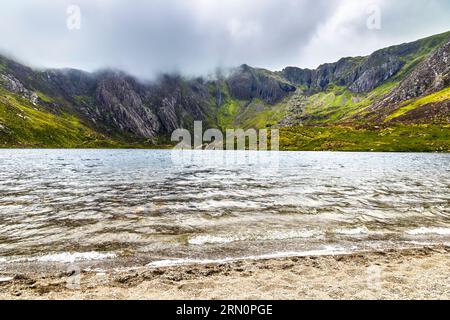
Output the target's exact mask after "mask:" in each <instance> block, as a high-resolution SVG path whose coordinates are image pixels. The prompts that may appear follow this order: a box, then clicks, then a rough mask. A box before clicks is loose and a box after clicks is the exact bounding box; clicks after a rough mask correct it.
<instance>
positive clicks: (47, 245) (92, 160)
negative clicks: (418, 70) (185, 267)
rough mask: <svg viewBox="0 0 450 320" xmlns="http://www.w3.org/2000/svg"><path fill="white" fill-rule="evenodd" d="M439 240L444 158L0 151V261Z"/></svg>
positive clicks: (444, 205)
mask: <svg viewBox="0 0 450 320" xmlns="http://www.w3.org/2000/svg"><path fill="white" fill-rule="evenodd" d="M449 242H450V155H449V154H390V153H380V154H378V153H319V152H317V153H316V152H280V153H262V152H261V153H252V152H250V153H248V152H221V151H204V152H202V151H193V152H190V153H188V152H185V153H184V154H183V155H180V154H176V155H174V153H173V152H172V151H169V150H0V262H8V261H18V260H19V261H20V260H21V259H22V260H24V259H25V260H33V259H34V260H37V261H58V260H59V259H61V260H64V259H69V260H70V259H71V260H77V259H100V258H113V257H121V256H127V257H130V256H131V257H145V258H146V259H147V260H148V262H152V261H153V262H157V261H164V260H172V261H173V260H177V261H178V259H181V260H179V261H183V260H182V259H184V260H186V259H189V260H205V259H209V260H211V259H227V258H236V257H250V256H251V257H256V256H265V255H266V256H267V255H283V254H286V255H289V254H303V253H307V252H310V253H326V252H341V251H351V250H362V249H373V248H384V247H399V246H408V245H415V244H417V245H420V244H424V243H449Z"/></svg>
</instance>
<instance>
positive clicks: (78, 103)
mask: <svg viewBox="0 0 450 320" xmlns="http://www.w3.org/2000/svg"><path fill="white" fill-rule="evenodd" d="M449 41H450V32H446V33H443V34H439V35H435V36H432V37H428V38H424V39H420V40H418V41H415V42H411V43H405V44H400V45H396V46H391V47H388V48H385V49H380V50H377V51H375V52H374V53H373V54H371V55H369V56H365V57H347V58H342V59H340V60H339V61H337V62H335V63H327V64H323V65H321V66H319V67H318V68H317V69H314V70H312V69H301V68H297V67H286V68H285V69H283V70H281V71H269V70H266V69H262V68H252V67H250V66H248V65H245V64H244V65H241V66H240V67H237V68H234V69H233V70H232V71H231V72H230V74H229V75H226V76H220V75H219V76H218V77H217V79H213V80H211V79H205V78H202V77H197V78H191V79H187V78H184V77H182V76H180V75H169V74H166V75H161V76H160V77H159V78H158V79H157V80H155V81H152V82H143V81H140V80H139V79H137V78H135V77H133V76H131V75H128V74H126V73H124V72H122V71H117V70H102V71H98V72H94V73H89V72H85V71H80V70H76V69H48V70H33V69H31V68H29V67H26V66H24V65H22V64H20V63H17V62H15V61H13V60H11V59H8V58H5V57H1V56H0V89H1V92H0V93H1V94H2V96H3V99H2V100H1V102H0V107H2V108H3V112H0V142H3V145H13V146H14V145H24V144H25V145H27V143H26V141H23V140H22V141H19V140H17V139H16V141H15V140H14V135H15V131H16V130H17V131H20V130H21V128H20V127H21V126H27V123H26V121H25V120H24V119H22V120H23V121H22V120H21V118H20V117H18V116H17V117H18V118H17V119H15V121H13V122H14V123H17V126H18V127H17V128H16V127H14V128H13V126H12V125H11V123H8V121H9V122H11V120H10V118H11V117H13V115H10V114H9V113H8V112H9V111H11V110H12V109H11V108H13V107H14V108H17V109H18V110H20V104H21V103H23V104H24V107H26V108H31V109H32V110H35V111H39V112H42V113H49V114H50V115H51V116H54V117H57V118H56V121H62V120H60V119H59V118H58V117H74V118H75V119H77V121H78V122H79V124H80V125H81V126H82V127H83V128H85V131H86V132H90V136H91V137H92V136H95V137H96V138H95V139H94V141H96V140H100V141H109V142H108V143H112V144H116V145H121V143H117V141H122V142H123V143H145V144H147V145H152V144H153V145H154V144H161V143H167V142H169V137H170V134H171V132H172V131H174V130H175V129H177V128H187V129H192V126H193V122H194V121H195V120H199V121H204V122H205V124H204V127H210V128H219V129H223V130H224V129H226V128H229V127H231V128H232V127H242V128H244V129H246V128H256V129H261V128H266V127H281V128H284V127H295V126H298V125H300V126H304V125H306V126H309V125H312V126H314V125H315V126H317V125H326V126H329V125H330V124H333V125H343V124H345V125H353V126H361V125H364V122H366V123H365V125H373V124H381V125H384V123H385V122H389V121H392V120H393V119H395V121H396V122H401V120H402V119H403V118H402V117H404V116H405V115H404V114H401V117H400V118H399V117H395V118H391V119H389V117H390V116H392V114H393V113H395V112H399V111H398V110H399V109H401V108H404V110H406V109H407V108H406V107H407V105H406V106H405V105H404V103H406V102H408V103H409V104H411V103H412V104H413V107H411V106H410V107H408V108H411V109H410V110H406V113H411V112H412V114H414V116H413V117H412V118H411V116H410V115H411V114H409V115H408V116H410V117H409V118H408V119H407V121H406V120H405V123H410V124H436V123H438V124H439V125H448V122H449V120H448V116H447V117H446V112H447V111H446V110H448V99H447V98H445V97H447V96H446V95H445V94H446V93H445V92H444V93H443V95H439V94H438V93H439V92H440V91H441V90H444V89H445V88H447V87H448V86H449V83H448V65H449V64H448V53H449V50H450V48H449V43H450V42H449ZM433 56H435V58H434V59H433ZM445 59H447V60H445ZM427 63H428V64H427ZM435 67H436V68H435ZM437 75H438V76H437ZM433 77H435V78H439V77H440V78H442V79H443V80H442V81H441V85H440V86H434V87H430V88H431V89H430V90H428V91H427V90H422V91H420V90H419V91H418V94H416V95H415V96H409V95H407V94H406V95H401V94H400V93H399V92H408V91H409V90H413V89H411V88H412V87H414V85H415V81H416V80H417V79H420V81H423V82H424V83H426V82H427V81H428V80H430V79H431V78H433ZM430 81H431V80H430ZM433 88H434V89H433ZM436 94H438V97H433V99H434V100H433V101H432V102H431V103H432V104H433V107H432V108H428V109H426V110H425V111H426V112H425V111H424V110H422V109H420V108H419V109H420V110H421V111H420V112H417V110H415V109H416V108H417V107H414V101H410V100H411V99H416V98H417V99H419V98H424V96H427V95H436ZM395 97H397V98H396V99H397V100H395ZM442 97H444V98H445V99H442ZM17 99H19V100H20V99H22V100H20V101H22V102H20V103H19V102H18V100H17ZM23 99H25V100H23ZM389 99H390V100H389ZM419 100H420V99H419ZM8 101H9V102H8ZM12 101H14V103H13V102H12ZM24 101H27V102H26V103H25V102H24ZM8 110H9V111H8ZM22 111H23V110H22ZM422 111H423V112H422ZM14 112H15V111H14ZM30 112H31V111H30ZM430 113H432V114H441V116H440V117H434V118H433V115H431V116H430ZM2 114H3V115H2ZM6 114H8V117H7V116H6ZM16 114H20V112H18V113H16ZM8 119H9V120H8ZM439 119H440V120H439ZM62 122H63V121H62ZM19 123H21V124H20V125H19ZM9 127H11V128H9ZM2 128H3V129H2ZM39 128H40V127H39ZM83 130H84V129H83ZM38 131H39V132H40V131H45V125H44V128H40V129H39V130H38ZM30 134H31V133H30ZM86 139H87V138H86ZM89 139H90V138H89ZM89 139H88V142H87V143H88V145H89V143H90V142H89V141H90V140H89ZM31 140H33V141H34V142H33V143H32V144H31V145H35V144H36V145H39V139H38V138H36V139H31ZM5 142H6V143H5ZM75 145H76V144H75Z"/></svg>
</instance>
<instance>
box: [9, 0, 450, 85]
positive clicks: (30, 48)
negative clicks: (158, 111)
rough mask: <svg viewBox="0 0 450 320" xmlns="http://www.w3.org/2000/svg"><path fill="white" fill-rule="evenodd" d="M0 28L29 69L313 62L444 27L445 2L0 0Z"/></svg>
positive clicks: (140, 70) (449, 18)
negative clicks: (378, 21) (74, 6)
mask: <svg viewBox="0 0 450 320" xmlns="http://www.w3.org/2000/svg"><path fill="white" fill-rule="evenodd" d="M70 5H76V6H78V7H79V9H80V12H81V15H80V17H81V20H80V24H79V26H80V28H79V29H78V19H77V11H76V10H75V11H73V10H69V12H68V7H69V6H70ZM377 8H379V9H380V13H381V15H380V16H381V21H380V24H379V25H378V24H377V20H374V17H375V18H376V17H377V10H378V9H377ZM368 20H369V22H370V26H372V27H371V28H368V26H367V22H368ZM68 25H69V27H68ZM378 26H380V27H381V28H377V27H378ZM0 30H1V41H0V52H1V53H3V54H8V55H12V56H13V57H15V58H16V59H19V60H20V61H22V62H24V63H26V64H29V65H32V66H35V67H52V68H55V67H56V68H60V67H71V68H78V69H84V70H87V71H94V70H96V69H99V68H105V67H112V68H118V69H123V70H125V71H127V72H129V73H132V74H134V75H137V76H141V77H144V78H151V77H152V76H154V75H155V74H157V73H160V72H181V73H183V74H186V75H201V74H207V73H209V72H213V71H214V70H215V68H217V67H219V66H221V67H232V66H237V65H240V64H243V63H247V64H250V65H252V66H258V67H264V68H268V69H272V70H278V69H282V68H283V67H285V66H288V65H293V66H299V67H317V66H318V65H319V64H322V63H324V62H333V61H336V60H338V59H339V58H341V57H344V56H355V55H365V54H369V53H371V52H373V51H374V50H376V49H379V48H382V47H386V46H388V45H392V44H398V43H402V42H406V41H412V40H416V39H419V38H421V37H425V36H428V35H432V34H436V33H440V32H444V31H448V30H450V1H448V0H427V1H425V0H133V1H130V0H70V1H68V0H59V1H55V0H15V1H2V3H1V4H0Z"/></svg>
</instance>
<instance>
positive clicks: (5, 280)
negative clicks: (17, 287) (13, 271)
mask: <svg viewBox="0 0 450 320" xmlns="http://www.w3.org/2000/svg"><path fill="white" fill-rule="evenodd" d="M12 280H14V278H13V277H0V282H9V281H12Z"/></svg>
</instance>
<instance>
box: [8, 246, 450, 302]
mask: <svg viewBox="0 0 450 320" xmlns="http://www.w3.org/2000/svg"><path fill="white" fill-rule="evenodd" d="M42 268H43V266H42V265H39V266H33V265H26V266H25V265H24V266H18V265H16V266H9V267H8V268H7V269H6V268H5V267H4V266H3V267H2V268H0V280H1V281H0V299H450V247H445V246H438V247H427V248H420V249H405V250H388V251H384V252H366V253H357V254H351V255H336V256H319V257H292V258H283V259H269V260H258V261H251V260H250V261H238V262H230V263H223V264H205V265H185V266H172V267H160V268H153V267H145V266H143V267H138V268H132V269H127V270H124V269H122V270H115V271H107V272H104V271H93V270H91V271H85V270H84V271H82V272H81V274H80V276H79V278H78V277H77V275H76V274H75V275H71V274H69V273H67V271H61V270H64V266H60V265H59V266H52V265H47V266H45V268H44V270H43V269H42ZM111 270H112V269H111ZM8 277H9V279H8ZM11 278H12V279H11ZM77 279H79V280H80V281H79V284H80V286H79V287H78V281H77Z"/></svg>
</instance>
